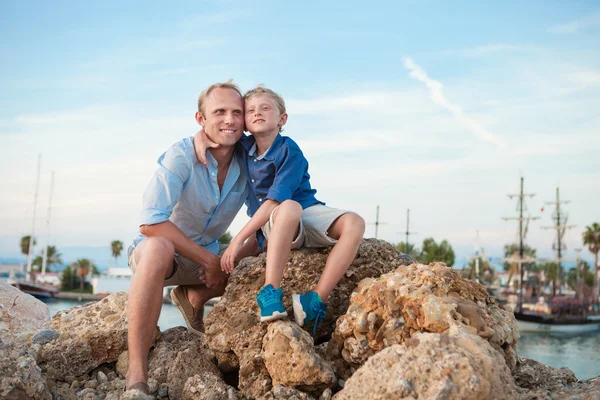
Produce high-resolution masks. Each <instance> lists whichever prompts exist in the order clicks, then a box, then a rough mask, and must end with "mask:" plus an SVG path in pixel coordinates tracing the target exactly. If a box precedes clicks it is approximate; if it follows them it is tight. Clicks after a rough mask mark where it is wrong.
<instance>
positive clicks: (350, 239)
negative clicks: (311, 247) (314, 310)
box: [315, 213, 365, 301]
mask: <svg viewBox="0 0 600 400" xmlns="http://www.w3.org/2000/svg"><path fill="white" fill-rule="evenodd" d="M364 233H365V220H364V219H362V217H360V216H359V215H357V214H354V213H347V214H344V215H342V216H341V217H339V218H338V219H337V220H335V222H334V223H333V224H331V227H330V228H329V230H328V231H327V234H328V235H329V236H330V237H332V238H334V239H337V243H336V244H335V245H334V246H333V249H331V253H329V257H328V258H327V262H326V263H325V269H324V270H323V274H321V278H319V283H318V284H317V287H316V289H315V292H317V293H318V294H319V297H321V300H322V301H327V298H328V297H329V295H330V294H331V291H332V290H333V288H335V286H336V285H337V284H338V282H339V281H340V279H342V277H343V276H344V274H345V273H346V271H347V270H348V267H350V264H351V263H352V261H353V260H354V257H356V252H357V250H358V246H359V245H360V241H361V240H362V238H363V235H364Z"/></svg>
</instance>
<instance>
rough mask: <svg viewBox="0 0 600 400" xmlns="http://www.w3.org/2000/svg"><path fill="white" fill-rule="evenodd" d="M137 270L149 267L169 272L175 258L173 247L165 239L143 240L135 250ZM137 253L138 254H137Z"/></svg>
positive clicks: (152, 238)
mask: <svg viewBox="0 0 600 400" xmlns="http://www.w3.org/2000/svg"><path fill="white" fill-rule="evenodd" d="M135 251H136V260H137V268H136V272H137V271H139V269H140V268H148V267H151V268H152V269H154V270H157V271H161V272H166V271H168V270H170V268H171V265H172V263H173V258H174V257H175V246H173V243H172V242H171V241H170V240H169V239H166V238H162V237H150V238H146V239H144V241H143V242H142V243H140V244H139V245H138V247H137V248H136V250H135ZM138 251H139V253H137V252H138Z"/></svg>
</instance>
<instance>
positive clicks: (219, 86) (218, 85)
mask: <svg viewBox="0 0 600 400" xmlns="http://www.w3.org/2000/svg"><path fill="white" fill-rule="evenodd" d="M215 89H231V90H235V91H236V92H237V94H239V95H240V98H241V99H245V98H244V96H242V91H241V90H240V88H239V87H238V86H237V85H236V84H235V83H233V79H229V80H228V81H226V82H217V83H213V84H212V85H210V86H209V87H208V88H206V89H204V90H203V91H202V93H200V96H198V111H200V112H201V113H202V112H204V110H203V109H202V107H203V106H204V102H205V101H206V98H207V97H208V95H210V92H212V91H213V90H215Z"/></svg>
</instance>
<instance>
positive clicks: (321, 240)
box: [262, 204, 350, 249]
mask: <svg viewBox="0 0 600 400" xmlns="http://www.w3.org/2000/svg"><path fill="white" fill-rule="evenodd" d="M275 210H277V207H275V209H274V210H273V211H272V212H271V216H270V218H269V221H268V222H267V223H266V224H265V225H264V226H263V227H262V232H263V235H265V238H267V239H269V232H271V228H272V227H273V215H274V214H275ZM349 212H350V211H347V210H340V209H337V208H332V207H327V206H324V205H322V204H315V205H314V206H310V207H308V208H306V209H304V210H303V211H302V217H301V219H300V224H299V226H298V234H297V235H296V238H295V239H294V241H293V242H292V249H299V248H300V247H328V246H332V245H334V244H335V243H336V242H337V240H335V239H333V238H331V237H329V236H328V235H327V231H328V230H329V227H331V225H332V224H333V223H334V222H335V221H336V220H337V219H338V218H339V217H341V216H342V215H344V214H347V213H349Z"/></svg>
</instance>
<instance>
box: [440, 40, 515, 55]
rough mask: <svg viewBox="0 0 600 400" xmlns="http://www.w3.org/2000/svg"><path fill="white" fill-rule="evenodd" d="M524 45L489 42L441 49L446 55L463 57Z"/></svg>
mask: <svg viewBox="0 0 600 400" xmlns="http://www.w3.org/2000/svg"><path fill="white" fill-rule="evenodd" d="M524 48H525V46H521V45H516V44H505V43H490V44H486V45H483V46H475V47H465V48H458V49H446V50H443V51H442V54H443V55H448V56H453V55H457V56H463V57H479V56H484V55H488V54H492V53H497V52H500V51H508V50H522V49H524Z"/></svg>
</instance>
